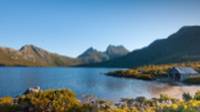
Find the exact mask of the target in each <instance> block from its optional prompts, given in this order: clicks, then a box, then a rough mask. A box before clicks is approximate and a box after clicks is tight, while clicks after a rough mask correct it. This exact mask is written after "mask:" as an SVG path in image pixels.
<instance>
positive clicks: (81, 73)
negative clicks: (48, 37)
mask: <svg viewBox="0 0 200 112" xmlns="http://www.w3.org/2000/svg"><path fill="white" fill-rule="evenodd" d="M113 70H117V69H108V68H45V67H44V68H42V67H41V68H37V67H35V68H34V67H30V68H29V67H28V68H26V67H2V68H0V97H3V96H13V97H15V96H17V95H21V94H22V93H23V92H24V91H25V90H26V89H27V88H29V87H34V86H40V87H41V88H42V89H57V88H69V89H71V90H73V91H74V92H75V93H76V94H77V96H78V97H79V98H82V97H84V96H85V95H95V96H97V97H98V98H103V99H110V100H113V101H115V100H119V99H120V98H127V97H129V98H130V97H131V98H132V97H133V98H135V97H137V96H145V97H147V98H151V97H158V96H159V95H160V94H168V95H170V96H172V97H176V98H181V94H182V93H183V92H190V93H191V94H194V92H196V91H197V90H200V86H172V85H168V84H164V83H159V82H155V81H142V80H136V79H125V78H116V77H110V76H105V75H104V73H106V72H109V71H113Z"/></svg>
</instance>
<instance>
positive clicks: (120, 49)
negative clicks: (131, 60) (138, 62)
mask: <svg viewBox="0 0 200 112" xmlns="http://www.w3.org/2000/svg"><path fill="white" fill-rule="evenodd" d="M104 53H105V54H106V55H108V57H109V59H114V58H118V57H121V56H125V55H127V54H128V53H129V51H128V50H127V49H126V48H125V47H124V46H122V45H119V46H114V45H109V46H108V47H107V49H106V51H105V52H104Z"/></svg>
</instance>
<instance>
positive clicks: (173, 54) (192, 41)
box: [88, 26, 200, 67]
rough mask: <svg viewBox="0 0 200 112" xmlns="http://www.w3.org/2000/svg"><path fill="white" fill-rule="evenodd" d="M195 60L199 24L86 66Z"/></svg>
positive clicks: (199, 52) (199, 43)
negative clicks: (104, 60) (123, 53)
mask: <svg viewBox="0 0 200 112" xmlns="http://www.w3.org/2000/svg"><path fill="white" fill-rule="evenodd" d="M196 60H200V26H185V27H182V28H181V29H180V30H179V31H177V32H176V33H174V34H172V35H170V36H169V37H168V38H166V39H159V40H156V41H154V42H153V43H151V44H150V45H149V46H147V47H144V48H142V49H139V50H135V51H133V52H131V53H129V54H128V55H126V56H122V57H120V58H116V59H113V60H109V61H106V62H102V63H98V64H91V65H88V66H101V67H137V66H142V65H148V64H164V63H176V62H185V61H196Z"/></svg>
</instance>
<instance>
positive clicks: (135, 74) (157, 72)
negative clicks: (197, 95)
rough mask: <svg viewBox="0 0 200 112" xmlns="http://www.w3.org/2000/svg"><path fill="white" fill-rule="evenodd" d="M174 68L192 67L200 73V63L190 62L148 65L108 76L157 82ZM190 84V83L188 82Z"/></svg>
mask: <svg viewBox="0 0 200 112" xmlns="http://www.w3.org/2000/svg"><path fill="white" fill-rule="evenodd" d="M174 66H181V67H192V68H194V69H195V70H197V71H200V62H190V63H189V62H188V63H177V64H163V65H148V66H142V67H137V68H133V69H128V70H119V71H114V72H109V73H107V74H106V75H109V76H115V77H125V78H136V79H142V80H155V79H158V78H162V77H167V73H168V71H169V69H170V68H172V67H174ZM191 80H193V79H191ZM195 80H200V79H199V78H196V79H195ZM197 82H198V81H197ZM188 83H190V82H189V81H188Z"/></svg>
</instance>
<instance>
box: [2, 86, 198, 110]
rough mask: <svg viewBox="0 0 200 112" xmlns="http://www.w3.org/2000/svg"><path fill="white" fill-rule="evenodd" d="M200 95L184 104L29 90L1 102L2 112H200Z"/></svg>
mask: <svg viewBox="0 0 200 112" xmlns="http://www.w3.org/2000/svg"><path fill="white" fill-rule="evenodd" d="M199 110H200V91H199V92H197V93H196V94H195V95H194V96H191V95H190V94H188V93H184V94H183V100H181V99H175V98H170V97H169V96H167V95H160V97H159V98H151V99H147V98H145V97H137V98H121V100H120V101H119V102H112V101H110V100H102V99H98V98H96V97H94V96H87V97H85V98H84V99H82V100H79V99H77V98H76V95H75V94H74V93H73V92H72V91H70V90H68V89H60V90H42V89H40V87H34V88H29V89H27V91H26V92H25V93H24V94H22V95H20V96H18V97H16V98H12V97H3V98H0V112H169V111H170V112H177V111H178V112H179V111H181V112H188V111H192V112H198V111H199Z"/></svg>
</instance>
